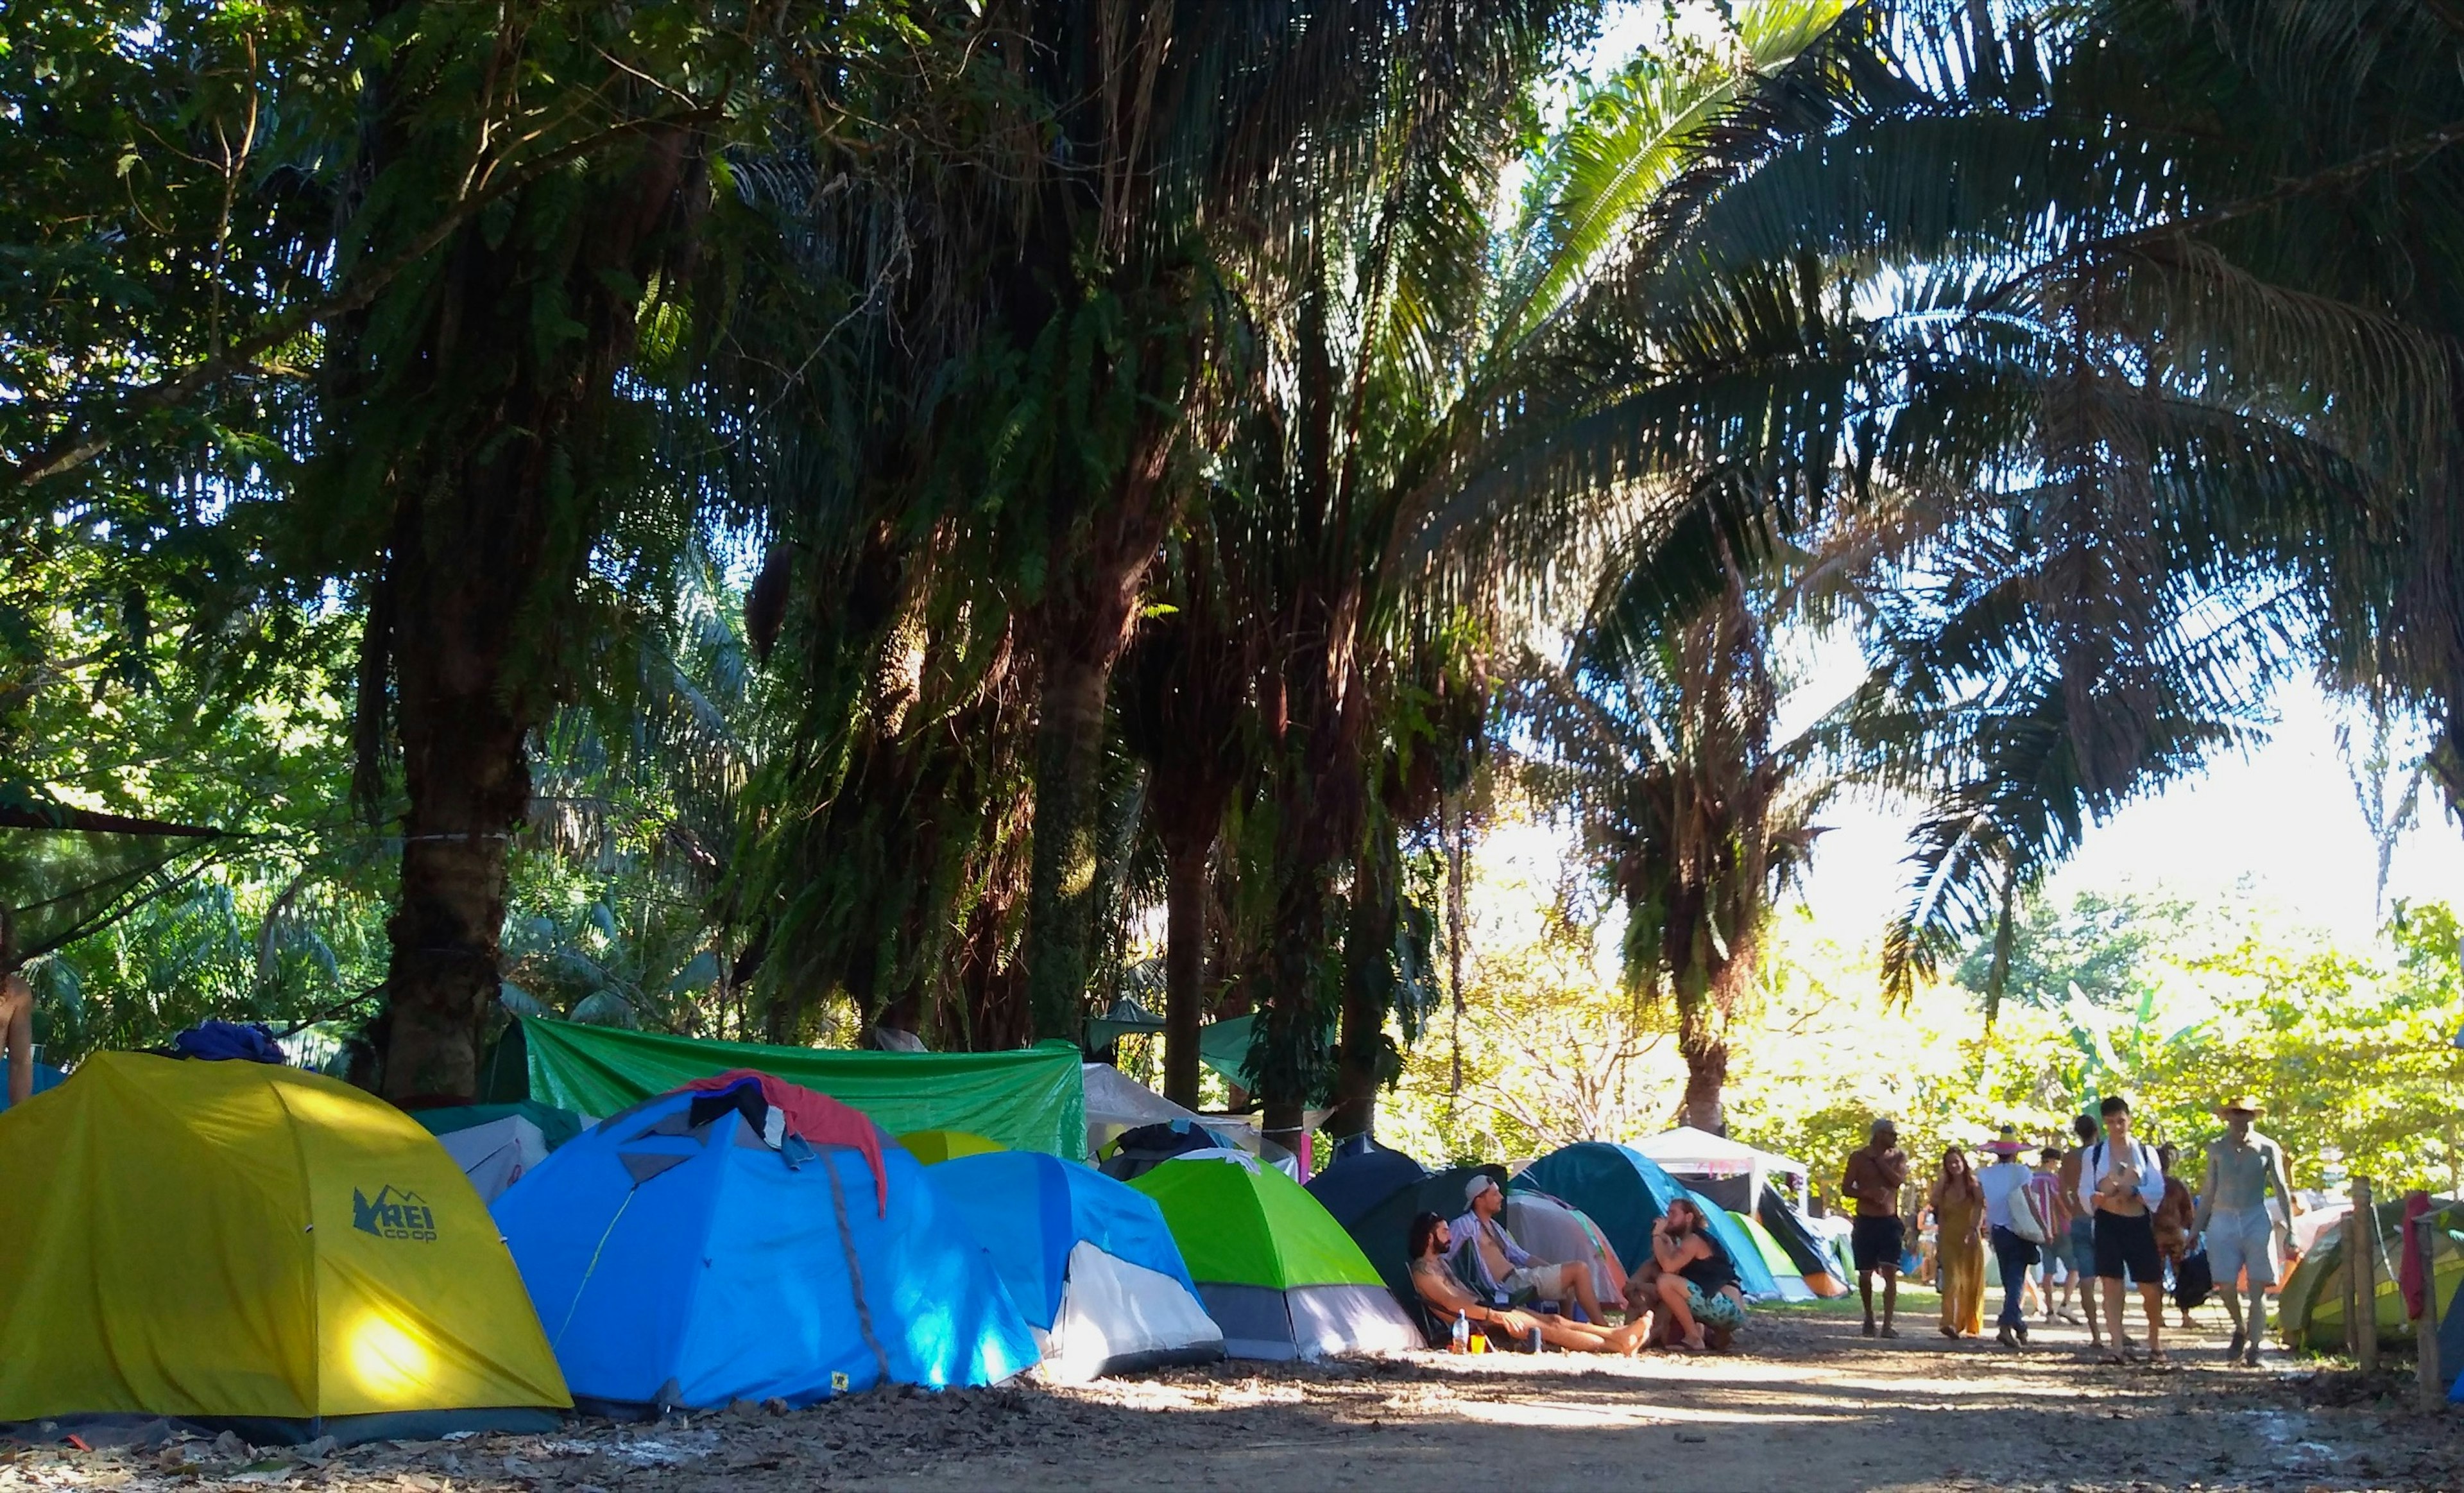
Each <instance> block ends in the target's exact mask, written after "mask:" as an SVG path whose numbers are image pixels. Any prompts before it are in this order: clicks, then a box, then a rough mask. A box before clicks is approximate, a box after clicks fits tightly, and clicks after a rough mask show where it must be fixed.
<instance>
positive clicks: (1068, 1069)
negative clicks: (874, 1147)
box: [489, 1016, 1087, 1161]
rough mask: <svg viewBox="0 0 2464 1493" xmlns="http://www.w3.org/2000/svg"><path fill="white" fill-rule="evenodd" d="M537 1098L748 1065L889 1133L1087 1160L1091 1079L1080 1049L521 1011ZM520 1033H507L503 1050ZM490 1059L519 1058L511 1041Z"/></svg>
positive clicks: (616, 1101) (595, 1106)
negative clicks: (841, 1043) (818, 1041)
mask: <svg viewBox="0 0 2464 1493" xmlns="http://www.w3.org/2000/svg"><path fill="white" fill-rule="evenodd" d="M516 1032H518V1034H519V1036H518V1041H519V1042H520V1044H521V1052H522V1056H523V1058H524V1061H523V1064H522V1071H523V1072H524V1073H525V1075H526V1078H527V1088H528V1092H527V1093H525V1094H520V1095H506V1094H503V1093H502V1092H501V1091H499V1092H496V1093H494V1094H491V1095H490V1096H489V1097H490V1098H495V1099H531V1100H535V1101H537V1102H539V1103H543V1104H552V1105H554V1106H556V1107H557V1108H560V1109H569V1110H572V1111H574V1112H576V1113H578V1114H585V1115H612V1114H615V1113H617V1112H618V1111H620V1110H625V1109H629V1108H631V1107H632V1106H633V1105H635V1104H638V1103H642V1102H643V1101H645V1100H648V1099H652V1098H655V1097H656V1096H658V1095H661V1094H666V1093H669V1092H671V1091H672V1090H674V1089H676V1088H678V1087H680V1086H682V1085H683V1084H685V1083H689V1082H691V1081H693V1080H694V1079H706V1078H710V1077H713V1076H714V1075H716V1074H720V1073H725V1072H726V1071H728V1070H729V1069H731V1068H750V1069H752V1070H753V1071H754V1072H756V1073H766V1074H769V1075H771V1076H772V1077H773V1078H780V1079H784V1080H786V1081H788V1082H790V1083H794V1084H797V1085H799V1086H801V1087H803V1088H808V1089H811V1090H813V1091H814V1092H816V1093H820V1094H826V1095H828V1096H829V1097H830V1098H832V1099H835V1100H838V1101H840V1102H841V1103H847V1104H852V1105H853V1106H855V1107H856V1108H858V1109H861V1110H863V1111H864V1112H865V1114H866V1115H868V1116H869V1117H870V1118H871V1120H872V1122H873V1124H875V1125H879V1126H881V1127H882V1128H883V1129H885V1130H887V1131H889V1132H890V1133H891V1134H892V1135H904V1134H906V1133H907V1132H908V1131H910V1130H965V1131H967V1132H969V1133H970V1134H974V1135H980V1136H982V1137H984V1138H985V1139H987V1140H991V1141H998V1142H1000V1143H1001V1145H1003V1146H1005V1147H1008V1148H1010V1149H1012V1150H1038V1151H1045V1152H1047V1153H1049V1154H1051V1155H1055V1156H1060V1157H1064V1158H1066V1159H1067V1160H1070V1161H1084V1160H1085V1159H1086V1157H1087V1082H1086V1078H1085V1076H1084V1075H1083V1074H1082V1073H1081V1072H1080V1067H1079V1062H1080V1059H1079V1056H1078V1049H1077V1048H1076V1047H1075V1046H1074V1045H1072V1044H1070V1043H1067V1042H1046V1043H1044V1044H1042V1045H1040V1046H1036V1047H1031V1048H1028V1049H1026V1050H1024V1051H1023V1052H1006V1053H875V1052H847V1051H843V1050H824V1049H822V1048H817V1047H771V1046H766V1045H764V1044H761V1043H756V1042H714V1041H706V1040H702V1039H700V1038H696V1037H690V1036H668V1035H666V1034H665V1033H657V1032H627V1031H624V1030H621V1029H619V1028H616V1027H602V1026H585V1025H583V1023H581V1022H578V1021H558V1020H551V1019H547V1018H542V1017H539V1016H524V1017H523V1018H522V1019H521V1024H520V1025H519V1027H517V1029H516ZM516 1040H517V1037H516V1034H515V1033H514V1032H509V1033H507V1034H506V1042H505V1047H511V1046H512V1045H513V1043H514V1042H515V1041H516ZM490 1066H491V1067H493V1068H495V1069H497V1070H499V1071H501V1070H504V1069H506V1068H509V1067H511V1066H512V1059H511V1056H510V1055H509V1054H508V1053H507V1052H505V1051H504V1050H503V1049H501V1048H500V1049H499V1051H498V1052H497V1053H496V1054H495V1055H493V1060H492V1062H491V1064H490Z"/></svg>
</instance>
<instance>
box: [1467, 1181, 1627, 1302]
mask: <svg viewBox="0 0 2464 1493" xmlns="http://www.w3.org/2000/svg"><path fill="white" fill-rule="evenodd" d="M1463 1201H1464V1202H1465V1203H1467V1204H1469V1205H1470V1208H1471V1211H1470V1212H1469V1213H1466V1214H1463V1216H1462V1217H1460V1218H1457V1219H1456V1220H1455V1221H1454V1225H1453V1227H1452V1228H1451V1229H1450V1230H1449V1231H1448V1232H1449V1233H1450V1234H1451V1235H1452V1237H1454V1239H1455V1247H1456V1248H1458V1249H1462V1250H1464V1251H1466V1252H1467V1253H1468V1255H1469V1260H1468V1263H1470V1264H1471V1265H1473V1266H1474V1267H1475V1268H1473V1269H1470V1270H1466V1271H1464V1272H1463V1275H1464V1278H1465V1279H1467V1280H1470V1281H1474V1282H1476V1283H1478V1284H1480V1285H1481V1286H1483V1287H1485V1289H1486V1290H1487V1291H1488V1292H1489V1295H1490V1301H1491V1304H1494V1305H1499V1306H1507V1305H1512V1304H1515V1303H1517V1302H1529V1301H1543V1302H1555V1303H1557V1304H1560V1305H1563V1304H1566V1303H1568V1302H1572V1303H1573V1304H1576V1305H1578V1306H1580V1307H1582V1308H1583V1318H1584V1320H1585V1321H1587V1322H1606V1321H1607V1320H1608V1315H1607V1313H1605V1312H1603V1311H1601V1310H1600V1297H1599V1293H1598V1292H1597V1291H1595V1290H1594V1289H1593V1288H1592V1268H1591V1266H1589V1265H1586V1264H1582V1263H1579V1262H1575V1261H1569V1262H1568V1263H1566V1264H1562V1265H1551V1264H1544V1263H1542V1262H1541V1261H1540V1260H1538V1259H1534V1258H1532V1256H1531V1254H1530V1252H1529V1251H1528V1250H1526V1249H1525V1248H1524V1247H1523V1246H1522V1245H1520V1244H1517V1243H1516V1242H1514V1236H1513V1235H1511V1234H1508V1233H1507V1232H1506V1225H1505V1224H1504V1223H1501V1222H1499V1221H1498V1216H1497V1215H1498V1214H1501V1213H1504V1212H1505V1211H1506V1194H1505V1193H1504V1192H1500V1191H1499V1190H1498V1186H1497V1179H1496V1178H1495V1177H1492V1176H1490V1175H1488V1174H1487V1173H1486V1172H1483V1173H1481V1174H1480V1175H1478V1176H1475V1177H1473V1178H1472V1179H1471V1180H1470V1181H1469V1182H1467V1183H1465V1184H1464V1185H1463Z"/></svg>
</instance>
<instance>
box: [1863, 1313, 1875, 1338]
mask: <svg viewBox="0 0 2464 1493" xmlns="http://www.w3.org/2000/svg"><path fill="white" fill-rule="evenodd" d="M1865 1335H1866V1336H1867V1337H1872V1336H1873V1335H1874V1319H1873V1318H1871V1317H1868V1318H1866V1319H1865Z"/></svg>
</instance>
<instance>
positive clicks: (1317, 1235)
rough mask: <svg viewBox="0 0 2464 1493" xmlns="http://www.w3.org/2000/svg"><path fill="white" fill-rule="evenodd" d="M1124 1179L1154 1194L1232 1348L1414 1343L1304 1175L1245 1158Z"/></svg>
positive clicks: (1258, 1354) (1406, 1322)
mask: <svg viewBox="0 0 2464 1493" xmlns="http://www.w3.org/2000/svg"><path fill="white" fill-rule="evenodd" d="M1130 1186H1132V1187H1133V1188H1136V1189H1137V1190H1138V1191H1139V1192H1144V1193H1146V1194H1147V1195H1148V1196H1149V1197H1152V1198H1154V1199H1155V1205H1156V1206H1157V1207H1159V1208H1161V1209H1162V1210H1163V1218H1164V1222H1165V1224H1166V1225H1167V1226H1169V1227H1170V1228H1171V1230H1172V1237H1173V1239H1174V1240H1175V1241H1176V1242H1177V1243H1178V1244H1179V1245H1180V1255H1181V1259H1183V1260H1185V1261H1186V1262H1187V1263H1188V1265H1189V1274H1190V1276H1191V1278H1192V1279H1193V1280H1195V1281H1197V1282H1198V1294H1199V1299H1201V1300H1202V1301H1204V1302H1205V1303H1206V1310H1207V1314H1208V1315H1209V1316H1212V1317H1213V1318H1214V1319H1215V1322H1216V1325H1217V1326H1221V1328H1222V1329H1223V1350H1224V1352H1225V1353H1226V1354H1228V1355H1230V1356H1231V1357H1234V1358H1266V1359H1291V1358H1312V1359H1313V1358H1319V1357H1323V1356H1325V1355H1326V1354H1329V1353H1344V1352H1356V1351H1363V1350H1372V1349H1397V1348H1419V1347H1421V1346H1422V1345H1423V1340H1422V1338H1421V1336H1420V1330H1419V1327H1417V1326H1414V1325H1413V1324H1412V1320H1411V1319H1410V1318H1409V1317H1406V1316H1405V1315H1404V1314H1403V1309H1402V1307H1400V1306H1398V1305H1397V1304H1396V1303H1395V1298H1394V1297H1392V1296H1390V1295H1388V1294H1387V1291H1386V1286H1385V1283H1384V1282H1383V1281H1380V1280H1379V1279H1378V1277H1377V1271H1376V1268H1375V1266H1373V1265H1371V1264H1370V1263H1369V1259H1368V1257H1367V1256H1365V1255H1363V1254H1361V1252H1360V1246H1359V1245H1358V1244H1355V1243H1353V1239H1352V1236H1351V1235H1349V1234H1346V1233H1344V1232H1343V1227H1342V1225H1340V1224H1338V1223H1336V1222H1335V1221H1334V1217H1333V1215H1332V1214H1329V1213H1328V1212H1327V1211H1326V1209H1325V1208H1324V1207H1322V1206H1320V1205H1319V1203H1318V1200H1317V1199H1316V1198H1314V1197H1311V1196H1309V1193H1308V1192H1306V1191H1305V1190H1303V1189H1302V1187H1301V1185H1300V1184H1299V1183H1297V1182H1295V1181H1293V1180H1292V1179H1291V1178H1289V1177H1287V1176H1286V1175H1284V1174H1283V1173H1282V1172H1280V1171H1278V1170H1275V1169H1274V1168H1272V1167H1265V1166H1261V1165H1259V1164H1258V1162H1257V1161H1256V1160H1255V1159H1254V1158H1251V1157H1247V1156H1239V1157H1196V1158H1189V1159H1182V1160H1176V1161H1167V1162H1165V1163H1164V1164H1163V1165H1162V1166H1160V1167H1157V1168H1155V1170H1152V1171H1149V1172H1147V1173H1145V1174H1144V1175H1141V1176H1138V1177H1133V1178H1132V1179H1131V1181H1130Z"/></svg>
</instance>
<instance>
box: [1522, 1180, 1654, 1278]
mask: <svg viewBox="0 0 2464 1493" xmlns="http://www.w3.org/2000/svg"><path fill="white" fill-rule="evenodd" d="M1506 1230H1507V1233H1509V1234H1511V1235H1513V1236H1514V1238H1515V1242H1517V1243H1519V1244H1521V1245H1522V1246H1523V1247H1524V1248H1525V1249H1526V1250H1529V1252H1530V1254H1531V1257H1532V1258H1533V1259H1537V1260H1539V1261H1541V1262H1542V1263H1543V1264H1551V1265H1562V1264H1566V1263H1569V1262H1573V1263H1579V1264H1582V1265H1585V1266H1587V1267H1589V1268H1590V1270H1591V1272H1592V1290H1593V1292H1594V1293H1595V1294H1596V1295H1597V1296H1598V1297H1599V1299H1600V1300H1601V1302H1602V1303H1604V1304H1609V1305H1612V1306H1614V1305H1615V1304H1616V1303H1617V1302H1618V1301H1621V1300H1623V1299H1624V1297H1625V1261H1624V1260H1622V1259H1618V1258H1617V1251H1616V1250H1614V1249H1612V1248H1610V1247H1609V1241H1608V1236H1606V1235H1604V1234H1602V1233H1601V1232H1600V1229H1599V1225H1598V1224H1595V1223H1594V1222H1592V1220H1591V1219H1590V1218H1589V1217H1586V1216H1585V1215H1584V1214H1583V1211H1582V1210H1581V1209H1579V1208H1575V1207H1573V1206H1571V1205H1570V1204H1568V1203H1566V1202H1564V1201H1562V1200H1561V1199H1558V1198H1554V1197H1551V1196H1549V1195H1547V1194H1546V1193H1543V1192H1508V1193H1507V1194H1506Z"/></svg>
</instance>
